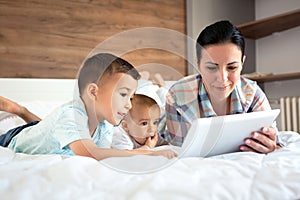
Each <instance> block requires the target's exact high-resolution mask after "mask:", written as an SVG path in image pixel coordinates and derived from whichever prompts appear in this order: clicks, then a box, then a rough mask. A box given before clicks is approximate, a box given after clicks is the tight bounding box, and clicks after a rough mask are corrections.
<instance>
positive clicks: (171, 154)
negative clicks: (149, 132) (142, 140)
mask: <svg viewBox="0 0 300 200" xmlns="http://www.w3.org/2000/svg"><path fill="white" fill-rule="evenodd" d="M150 155H152V156H165V157H166V158H168V159H171V158H174V157H177V153H175V152H174V151H172V150H171V149H165V150H159V151H153V153H151V154H150Z"/></svg>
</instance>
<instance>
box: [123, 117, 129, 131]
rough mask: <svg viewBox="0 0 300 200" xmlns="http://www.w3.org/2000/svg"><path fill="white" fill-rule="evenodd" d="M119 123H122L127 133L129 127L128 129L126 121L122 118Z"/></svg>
mask: <svg viewBox="0 0 300 200" xmlns="http://www.w3.org/2000/svg"><path fill="white" fill-rule="evenodd" d="M121 124H122V128H123V129H124V131H126V132H127V133H128V131H129V129H128V124H127V122H126V121H125V120H122V122H121Z"/></svg>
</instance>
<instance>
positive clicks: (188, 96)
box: [164, 74, 271, 146]
mask: <svg viewBox="0 0 300 200" xmlns="http://www.w3.org/2000/svg"><path fill="white" fill-rule="evenodd" d="M230 102H231V104H230V109H231V110H230V114H237V113H248V112H253V111H262V110H270V109H271V107H270V104H269V102H268V99H267V98H266V95H265V94H264V92H263V91H262V90H261V89H260V87H259V86H258V85H257V84H256V82H255V81H251V80H249V79H246V78H243V77H241V79H240V81H239V82H238V83H237V85H236V87H235V89H234V90H233V91H232V93H231V100H230ZM200 109H201V111H202V113H203V114H204V117H213V116H217V115H216V113H215V112H214V110H213V107H212V105H211V103H210V100H209V98H208V94H207V91H206V89H205V87H204V84H203V82H202V77H201V75H200V74H196V75H191V76H188V77H185V78H183V79H181V80H179V81H178V82H176V83H175V84H174V85H173V86H172V87H171V88H170V90H169V92H168V95H167V100H166V120H167V130H166V132H165V135H164V138H165V139H166V140H167V141H168V142H169V143H171V144H173V145H176V146H181V145H182V143H183V140H184V138H185V136H186V134H187V132H188V130H189V128H190V126H191V123H192V121H193V120H194V119H197V118H200V117H201V116H200Z"/></svg>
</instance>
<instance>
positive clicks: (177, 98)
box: [166, 21, 279, 153]
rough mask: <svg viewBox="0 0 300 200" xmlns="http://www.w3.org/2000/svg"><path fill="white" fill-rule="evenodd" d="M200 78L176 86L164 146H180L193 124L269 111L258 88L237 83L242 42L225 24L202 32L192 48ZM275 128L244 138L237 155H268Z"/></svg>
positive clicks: (244, 81)
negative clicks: (206, 118)
mask: <svg viewBox="0 0 300 200" xmlns="http://www.w3.org/2000/svg"><path fill="white" fill-rule="evenodd" d="M196 50H197V51H196V52H197V66H198V70H199V74H196V75H191V76H188V77H185V78H183V79H181V80H179V81H178V82H177V83H176V84H174V85H173V87H172V88H171V89H170V91H169V93H168V95H167V103H166V116H167V128H168V129H167V132H166V134H167V135H166V138H167V140H168V141H169V142H170V143H171V144H173V145H176V146H181V145H182V143H183V140H184V138H185V136H186V134H187V131H188V129H189V127H190V125H191V122H192V121H193V120H194V119H196V118H203V117H213V116H220V115H230V114H237V113H248V112H254V111H262V110H270V109H271V107H270V104H269V102H268V99H267V98H266V96H265V94H264V93H263V91H262V90H261V89H260V88H259V86H258V85H257V84H256V82H254V81H251V80H248V79H246V78H243V77H241V71H242V67H243V64H244V62H245V58H246V57H245V55H244V51H245V42H244V38H243V36H242V34H241V33H240V31H239V30H238V29H237V28H236V27H235V26H234V25H232V24H231V23H230V22H229V21H219V22H216V23H214V24H212V25H210V26H208V27H206V28H205V29H204V30H203V31H202V32H201V33H200V35H199V37H198V39H197V45H196ZM276 134H277V129H276V127H275V126H274V127H263V128H262V130H261V132H254V133H252V135H251V137H250V138H245V140H244V142H245V144H244V145H241V146H240V150H241V151H254V152H260V153H269V152H272V151H274V150H275V149H276V148H279V147H277V145H276Z"/></svg>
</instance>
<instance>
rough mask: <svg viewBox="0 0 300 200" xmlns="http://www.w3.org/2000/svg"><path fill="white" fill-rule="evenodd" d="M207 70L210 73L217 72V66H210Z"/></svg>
mask: <svg viewBox="0 0 300 200" xmlns="http://www.w3.org/2000/svg"><path fill="white" fill-rule="evenodd" d="M207 69H208V70H210V71H216V70H217V67H215V66H208V67H207Z"/></svg>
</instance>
